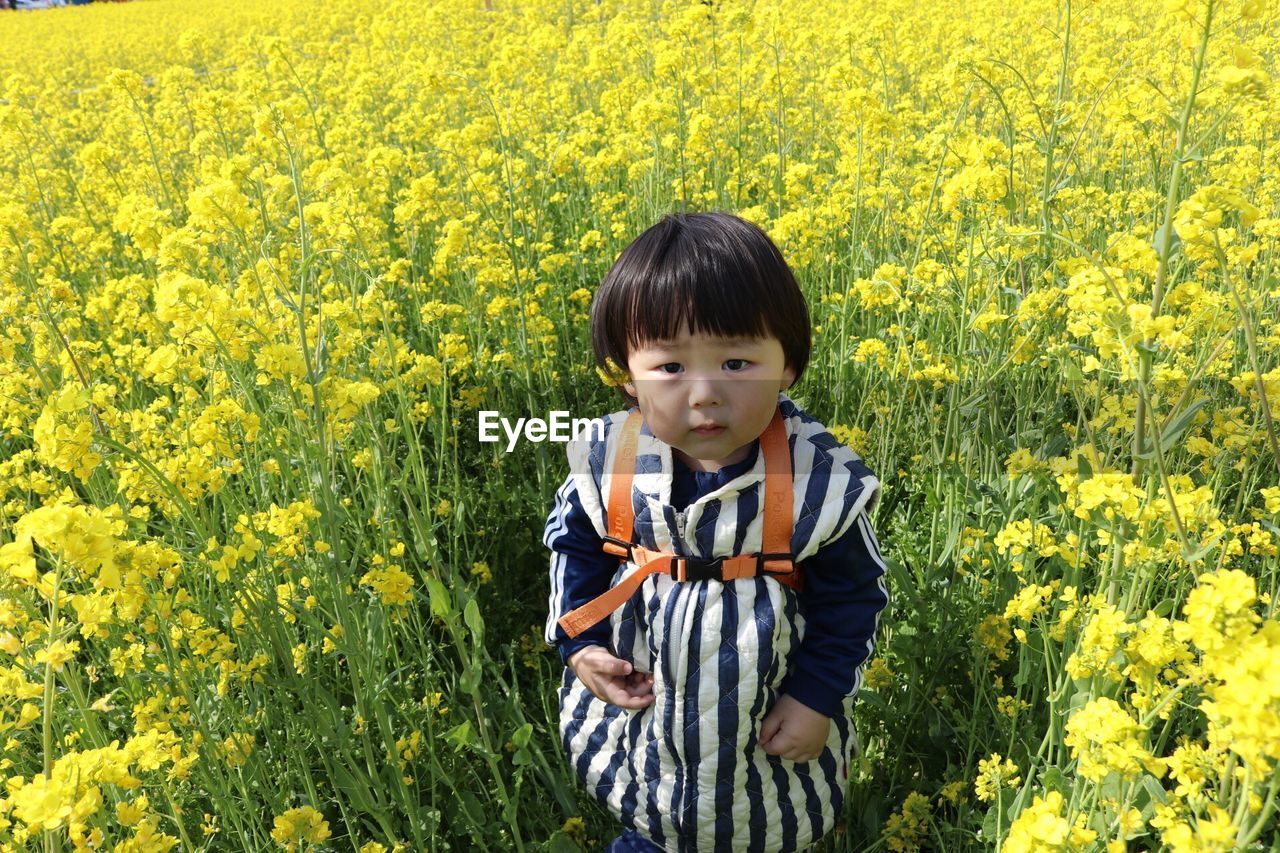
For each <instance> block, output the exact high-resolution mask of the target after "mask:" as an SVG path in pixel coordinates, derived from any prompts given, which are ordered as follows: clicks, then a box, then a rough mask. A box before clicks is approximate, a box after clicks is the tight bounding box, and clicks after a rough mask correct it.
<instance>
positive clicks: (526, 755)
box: [511, 749, 533, 767]
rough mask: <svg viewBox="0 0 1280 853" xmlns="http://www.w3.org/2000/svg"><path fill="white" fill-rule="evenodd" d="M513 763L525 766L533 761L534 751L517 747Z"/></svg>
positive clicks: (512, 759)
mask: <svg viewBox="0 0 1280 853" xmlns="http://www.w3.org/2000/svg"><path fill="white" fill-rule="evenodd" d="M511 763H512V764H514V765H515V766H516V767H524V766H525V765H527V764H532V763H533V753H531V752H529V750H527V749H517V750H516V754H515V755H513V756H511Z"/></svg>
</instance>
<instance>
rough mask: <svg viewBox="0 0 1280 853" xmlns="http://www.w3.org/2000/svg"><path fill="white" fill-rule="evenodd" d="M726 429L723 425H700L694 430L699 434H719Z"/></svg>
mask: <svg viewBox="0 0 1280 853" xmlns="http://www.w3.org/2000/svg"><path fill="white" fill-rule="evenodd" d="M724 429H725V428H724V427H722V426H713V427H698V428H697V429H695V430H694V432H696V433H697V434H698V435H719V434H720V433H722V432H724Z"/></svg>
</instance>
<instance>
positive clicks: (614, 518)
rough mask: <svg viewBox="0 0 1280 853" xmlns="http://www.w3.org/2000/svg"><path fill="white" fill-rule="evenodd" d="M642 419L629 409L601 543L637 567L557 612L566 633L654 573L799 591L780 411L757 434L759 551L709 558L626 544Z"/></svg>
mask: <svg viewBox="0 0 1280 853" xmlns="http://www.w3.org/2000/svg"><path fill="white" fill-rule="evenodd" d="M642 420H643V418H642V416H641V414H640V411H639V410H638V409H633V410H632V411H631V414H629V415H628V416H627V420H626V422H625V423H624V424H623V426H622V431H621V434H620V436H619V443H618V449H617V452H616V453H615V455H614V462H613V476H612V478H611V482H610V486H609V509H608V515H609V532H608V534H607V535H606V536H605V541H604V550H605V551H606V552H607V553H609V554H612V555H613V556H615V557H621V558H623V559H629V560H631V562H633V563H635V564H636V566H638V569H637V570H636V571H634V572H632V573H631V574H630V575H628V576H627V577H625V578H623V579H622V580H621V581H619V582H618V585H617V586H614V587H611V588H610V589H609V590H607V591H606V592H604V593H603V594H601V595H599V596H598V597H596V598H594V599H592V600H591V601H589V602H587V603H586V604H584V605H582V606H581V607H578V608H577V609H575V610H571V611H570V612H568V613H566V614H565V615H564V616H561V617H560V619H559V620H558V622H559V624H560V627H562V628H564V631H565V633H566V634H568V635H569V636H570V637H576V636H578V634H580V633H582V632H583V631H585V630H586V629H588V628H590V627H591V626H592V625H595V624H596V623H598V622H600V621H601V620H602V619H605V618H606V617H608V616H609V614H611V613H613V612H614V611H615V610H617V609H618V608H619V607H621V606H622V605H624V604H626V602H627V600H628V599H630V598H631V596H632V595H633V594H634V593H635V591H636V590H637V589H639V588H640V585H641V584H642V583H644V580H645V578H647V577H649V575H654V574H659V573H663V574H669V575H671V577H672V578H674V579H675V580H677V581H691V580H710V579H716V580H721V581H726V582H727V581H731V580H737V579H738V578H750V577H755V576H757V575H766V574H767V575H772V576H773V577H774V579H775V580H777V581H778V582H779V583H783V584H786V585H787V586H790V587H792V588H793V589H795V590H797V591H798V590H800V589H802V588H803V584H804V581H803V577H802V576H801V574H800V568H799V566H797V565H796V564H795V562H794V561H793V560H792V556H791V531H792V515H791V513H792V483H791V452H790V449H789V448H788V445H787V433H786V428H785V427H784V426H783V423H782V412H781V411H776V412H775V413H774V416H773V420H772V421H770V423H769V426H768V428H767V429H765V431H764V434H763V435H761V436H760V450H761V452H762V453H763V454H764V470H765V481H764V536H763V542H764V552H762V553H758V554H741V555H738V556H734V557H720V558H717V559H714V560H704V559H699V558H689V557H684V556H681V555H679V554H672V553H670V552H664V551H651V550H649V549H648V548H644V547H642V546H640V545H637V544H635V543H633V542H631V535H632V528H633V525H634V522H635V516H634V512H633V509H632V505H631V486H632V481H633V480H634V478H635V470H636V465H635V458H636V447H637V445H638V443H639V437H640V426H641V423H642Z"/></svg>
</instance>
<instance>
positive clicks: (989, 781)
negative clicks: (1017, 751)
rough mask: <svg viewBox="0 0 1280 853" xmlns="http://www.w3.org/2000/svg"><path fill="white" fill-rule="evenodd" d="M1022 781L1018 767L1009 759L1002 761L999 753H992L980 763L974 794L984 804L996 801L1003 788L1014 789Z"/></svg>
mask: <svg viewBox="0 0 1280 853" xmlns="http://www.w3.org/2000/svg"><path fill="white" fill-rule="evenodd" d="M1021 781H1022V777H1021V776H1019V775H1018V765H1016V764H1014V763H1013V762H1012V761H1010V760H1008V759H1003V760H1002V759H1001V758H1000V754H999V753H992V754H991V757H990V758H984V759H982V760H980V761H979V762H978V777H977V779H975V780H974V783H973V789H974V793H976V794H977V795H978V799H979V800H981V801H983V802H989V801H991V800H994V799H996V795H997V794H998V793H999V791H1000V789H1001V788H1006V787H1007V788H1012V787H1015V786H1016V785H1018V783H1020V782H1021Z"/></svg>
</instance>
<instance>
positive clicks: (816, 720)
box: [760, 693, 831, 761]
mask: <svg viewBox="0 0 1280 853" xmlns="http://www.w3.org/2000/svg"><path fill="white" fill-rule="evenodd" d="M830 732H831V718H830V717H828V716H827V715H826V714H820V713H818V712H817V711H815V710H813V709H812V708H810V707H809V706H808V705H806V704H804V703H803V702H801V701H800V700H798V699H792V698H791V697H790V696H788V695H787V694H785V693H783V694H782V695H781V696H779V697H778V701H777V702H775V703H774V705H773V707H772V708H770V709H769V713H768V714H766V715H765V718H764V724H763V725H762V726H761V728H760V747H761V748H762V749H763V750H764V751H765V752H767V753H769V754H770V755H780V756H782V757H783V758H786V759H789V760H791V761H812V760H813V759H815V758H817V757H818V756H819V755H821V754H822V750H823V749H824V748H825V747H826V745H827V735H828V734H830Z"/></svg>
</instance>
